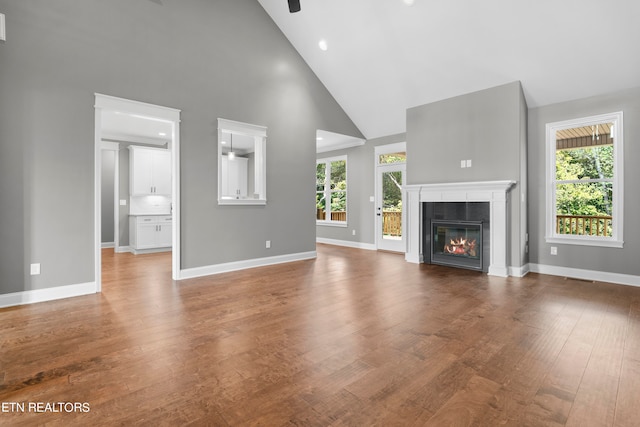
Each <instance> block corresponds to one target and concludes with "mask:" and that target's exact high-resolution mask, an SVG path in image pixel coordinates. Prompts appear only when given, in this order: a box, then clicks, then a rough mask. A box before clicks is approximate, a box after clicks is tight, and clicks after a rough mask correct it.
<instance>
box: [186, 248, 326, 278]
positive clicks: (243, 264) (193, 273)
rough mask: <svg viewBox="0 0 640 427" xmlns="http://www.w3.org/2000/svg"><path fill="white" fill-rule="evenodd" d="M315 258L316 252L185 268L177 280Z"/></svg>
mask: <svg viewBox="0 0 640 427" xmlns="http://www.w3.org/2000/svg"><path fill="white" fill-rule="evenodd" d="M316 257H317V252H316V251H309V252H300V253H294V254H287V255H277V256H272V257H265V258H255V259H248V260H243V261H233V262H227V263H223V264H214V265H206V266H203V267H194V268H186V269H184V270H180V277H179V279H178V280H183V279H193V278H196V277H203V276H210V275H213V274H220V273H228V272H231V271H238V270H246V269H249V268H255V267H265V266H269V265H276V264H283V263H286V262H294V261H304V260H307V259H314V258H316Z"/></svg>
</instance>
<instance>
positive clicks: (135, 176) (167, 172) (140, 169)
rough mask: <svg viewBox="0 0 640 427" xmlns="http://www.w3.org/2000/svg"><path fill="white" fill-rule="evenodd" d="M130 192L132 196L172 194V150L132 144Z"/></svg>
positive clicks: (130, 154)
mask: <svg viewBox="0 0 640 427" xmlns="http://www.w3.org/2000/svg"><path fill="white" fill-rule="evenodd" d="M129 192H130V193H131V195H132V196H142V195H164V196H169V195H171V152H170V151H169V150H165V149H162V148H147V147H139V146H136V145H130V146H129Z"/></svg>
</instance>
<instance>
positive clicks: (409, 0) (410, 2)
mask: <svg viewBox="0 0 640 427" xmlns="http://www.w3.org/2000/svg"><path fill="white" fill-rule="evenodd" d="M402 1H403V2H404V4H406V5H407V6H413V3H414V1H415V0H402Z"/></svg>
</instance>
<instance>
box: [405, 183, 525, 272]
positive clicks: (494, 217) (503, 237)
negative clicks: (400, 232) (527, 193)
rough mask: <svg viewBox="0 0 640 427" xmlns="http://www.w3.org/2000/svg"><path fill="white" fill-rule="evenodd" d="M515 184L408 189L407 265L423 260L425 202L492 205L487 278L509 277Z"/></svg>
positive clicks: (420, 186)
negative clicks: (510, 215) (509, 209)
mask: <svg viewBox="0 0 640 427" xmlns="http://www.w3.org/2000/svg"><path fill="white" fill-rule="evenodd" d="M515 184H516V182H515V181H477V182H452V183H442V184H414V185H405V186H404V187H403V189H404V190H405V192H406V200H407V204H406V215H407V221H406V223H407V225H406V227H407V228H406V232H405V236H406V238H407V253H406V256H405V259H406V260H407V261H408V262H413V263H420V262H423V260H424V253H423V248H422V203H423V202H489V203H490V221H491V227H490V233H491V238H490V242H491V243H490V259H489V270H488V274H489V275H492V276H501V277H507V276H509V267H508V265H507V257H508V253H507V248H508V247H509V245H508V241H507V239H509V238H510V234H509V223H508V212H507V207H508V203H507V202H508V195H509V190H510V189H511V187H513V186H514V185H515Z"/></svg>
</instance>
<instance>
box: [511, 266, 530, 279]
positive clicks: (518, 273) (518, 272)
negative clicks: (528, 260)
mask: <svg viewBox="0 0 640 427" xmlns="http://www.w3.org/2000/svg"><path fill="white" fill-rule="evenodd" d="M527 274H529V264H525V265H523V266H522V267H509V276H513V277H524V276H526V275H527Z"/></svg>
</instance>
